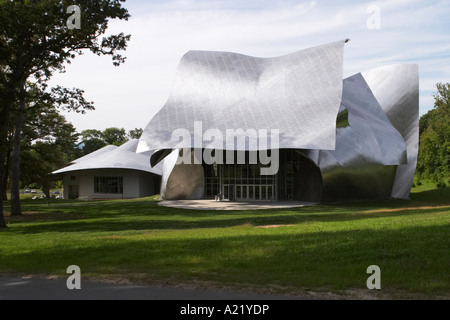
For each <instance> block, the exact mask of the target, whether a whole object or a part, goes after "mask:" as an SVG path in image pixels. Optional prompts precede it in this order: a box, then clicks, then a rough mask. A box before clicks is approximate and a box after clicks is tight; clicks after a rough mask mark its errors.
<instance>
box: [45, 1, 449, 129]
mask: <svg viewBox="0 0 450 320" xmlns="http://www.w3.org/2000/svg"><path fill="white" fill-rule="evenodd" d="M124 6H125V7H126V8H128V10H129V12H130V14H131V15H132V18H131V19H130V20H129V21H127V22H111V24H110V29H109V30H110V32H111V33H118V32H124V33H126V34H131V35H132V39H131V41H130V43H129V47H128V49H127V51H126V52H125V55H126V56H127V57H128V58H127V62H126V63H125V64H123V65H122V66H120V67H114V66H113V65H112V63H111V59H110V58H109V57H97V56H94V55H91V54H86V55H83V56H81V57H78V58H77V59H75V60H74V62H73V63H72V64H71V65H70V66H68V67H67V72H66V73H64V74H60V75H56V76H55V77H54V79H53V83H54V84H61V85H64V86H66V87H77V88H82V89H84V90H85V92H86V93H85V95H86V98H87V99H89V100H91V101H94V102H95V107H96V110H95V111H90V112H88V113H87V114H85V115H76V114H67V119H68V120H69V121H71V122H72V123H73V124H74V125H75V127H76V128H77V130H78V131H81V130H84V129H100V130H103V129H105V128H107V127H123V128H125V129H126V130H130V129H133V128H144V127H145V126H146V125H147V123H148V122H149V121H150V119H151V118H152V116H153V115H154V114H155V113H156V112H157V111H158V110H159V109H160V108H161V107H162V106H163V105H164V103H165V102H166V100H167V98H168V96H169V94H170V91H171V87H172V82H173V79H174V75H175V72H176V69H177V66H178V63H179V61H180V59H181V57H182V56H183V54H185V53H186V52H187V51H189V50H212V51H231V52H237V53H242V54H247V55H251V56H256V57H275V56H280V55H285V54H289V53H292V52H295V51H298V50H302V49H306V48H308V47H312V46H316V45H321V44H325V43H328V42H334V41H337V40H342V39H346V38H350V39H351V41H350V42H349V43H348V44H347V45H346V46H345V52H344V75H343V76H344V77H347V76H350V75H353V74H355V73H357V72H364V71H366V70H370V69H372V68H376V67H379V66H383V65H389V64H397V63H415V64H418V65H419V72H420V111H419V112H420V115H422V114H424V113H426V112H427V111H428V110H430V109H431V108H432V107H433V92H435V84H436V83H437V82H450V18H449V17H450V1H448V0H441V1H439V0H420V1H419V0H395V1H394V0H385V1H368V2H364V1H355V0H343V1H331V0H316V1H300V0H297V1H294V0H283V1H278V0H164V1H163V0H150V1H149V0H146V1H144V0H128V1H127V2H126V3H125V5H124ZM81 23H82V22H81ZM81 26H82V25H81Z"/></svg>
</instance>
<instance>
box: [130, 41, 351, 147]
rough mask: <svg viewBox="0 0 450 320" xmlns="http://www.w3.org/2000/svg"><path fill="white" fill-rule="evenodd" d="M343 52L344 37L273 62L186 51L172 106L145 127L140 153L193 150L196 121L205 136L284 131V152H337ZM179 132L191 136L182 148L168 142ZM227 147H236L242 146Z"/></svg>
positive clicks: (164, 109)
mask: <svg viewBox="0 0 450 320" xmlns="http://www.w3.org/2000/svg"><path fill="white" fill-rule="evenodd" d="M343 47H344V40H342V41H338V42H334V43H330V44H326V45H322V46H318V47H314V48H310V49H306V50H302V51H299V52H296V53H293V54H290V55H286V56H282V57H276V58H254V57H249V56H245V55H241V54H237V53H230V52H206V51H189V52H188V53H187V54H185V55H184V57H183V58H182V60H181V62H180V65H179V67H178V71H177V74H176V77H175V82H174V86H173V89H172V92H171V95H170V97H169V99H168V101H167V103H166V104H165V105H164V107H163V108H162V109H161V110H160V111H159V112H158V113H157V114H156V115H155V116H154V117H153V119H151V121H150V123H149V124H148V126H147V127H146V128H145V130H144V132H143V134H142V137H141V140H140V143H139V146H138V152H144V151H147V150H159V149H173V148H186V147H188V148H191V147H194V144H195V139H199V138H200V140H203V139H201V138H202V137H198V135H197V133H196V132H195V130H194V122H195V121H201V123H202V127H203V130H204V131H205V130H208V129H218V130H220V131H221V132H222V133H223V134H224V135H225V133H226V130H227V129H243V130H247V129H254V130H258V129H266V130H270V129H279V130H280V137H279V147H280V148H307V149H334V147H335V141H336V139H335V134H336V130H335V129H336V115H337V113H338V110H339V105H340V102H341V96H342V72H343V71H342V70H343ZM180 128H182V129H186V130H187V131H189V132H190V134H191V139H190V140H189V141H183V144H179V143H178V139H177V140H176V141H171V136H172V133H173V132H174V131H175V130H176V129H180ZM202 134H203V132H200V135H202ZM196 135H197V136H196ZM237 136H239V135H237ZM209 144H210V142H209V141H202V142H201V145H198V144H197V145H195V147H196V148H205V147H208V145H209ZM225 148H226V149H228V150H230V149H234V150H239V146H238V145H237V144H233V145H232V146H226V145H225V144H223V149H225ZM267 149H271V146H270V144H269V145H268V146H267ZM244 150H258V147H254V146H251V145H250V146H248V145H247V146H246V147H245V149H244Z"/></svg>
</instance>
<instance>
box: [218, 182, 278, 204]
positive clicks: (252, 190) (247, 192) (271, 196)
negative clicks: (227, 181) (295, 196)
mask: <svg viewBox="0 0 450 320" xmlns="http://www.w3.org/2000/svg"><path fill="white" fill-rule="evenodd" d="M224 187H225V186H224ZM235 189H236V194H235V196H236V200H238V201H239V200H240V201H253V200H262V201H272V200H275V193H274V186H273V185H245V184H239V185H236V186H235ZM224 190H226V189H224ZM224 192H225V191H224Z"/></svg>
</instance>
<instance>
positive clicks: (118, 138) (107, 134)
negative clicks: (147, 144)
mask: <svg viewBox="0 0 450 320" xmlns="http://www.w3.org/2000/svg"><path fill="white" fill-rule="evenodd" d="M102 136H103V139H104V140H105V142H106V143H107V144H112V145H115V146H120V145H122V144H124V143H125V142H127V141H128V139H127V133H126V132H125V129H124V128H120V129H119V128H115V127H112V128H106V129H105V130H104V131H103V132H102Z"/></svg>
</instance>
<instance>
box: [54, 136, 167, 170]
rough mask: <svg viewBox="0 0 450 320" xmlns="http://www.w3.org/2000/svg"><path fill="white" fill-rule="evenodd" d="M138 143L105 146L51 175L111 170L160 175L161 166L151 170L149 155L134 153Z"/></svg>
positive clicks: (136, 141)
mask: <svg viewBox="0 0 450 320" xmlns="http://www.w3.org/2000/svg"><path fill="white" fill-rule="evenodd" d="M138 143H139V141H138V140H137V139H134V140H130V141H128V142H126V143H125V144H123V145H121V146H120V147H115V146H111V145H109V146H106V147H104V148H102V149H99V150H97V151H94V152H92V153H90V154H88V155H86V156H84V157H81V158H78V159H76V160H74V161H73V162H72V163H73V164H72V165H70V166H68V167H65V168H62V169H59V170H56V171H54V172H52V173H53V174H59V173H65V172H70V171H78V170H88V169H106V168H113V169H132V170H140V171H145V172H151V173H154V174H157V175H161V174H162V164H160V165H157V166H155V167H153V168H152V167H151V166H150V162H149V157H150V156H151V154H147V155H144V154H138V153H136V148H137V145H138Z"/></svg>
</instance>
